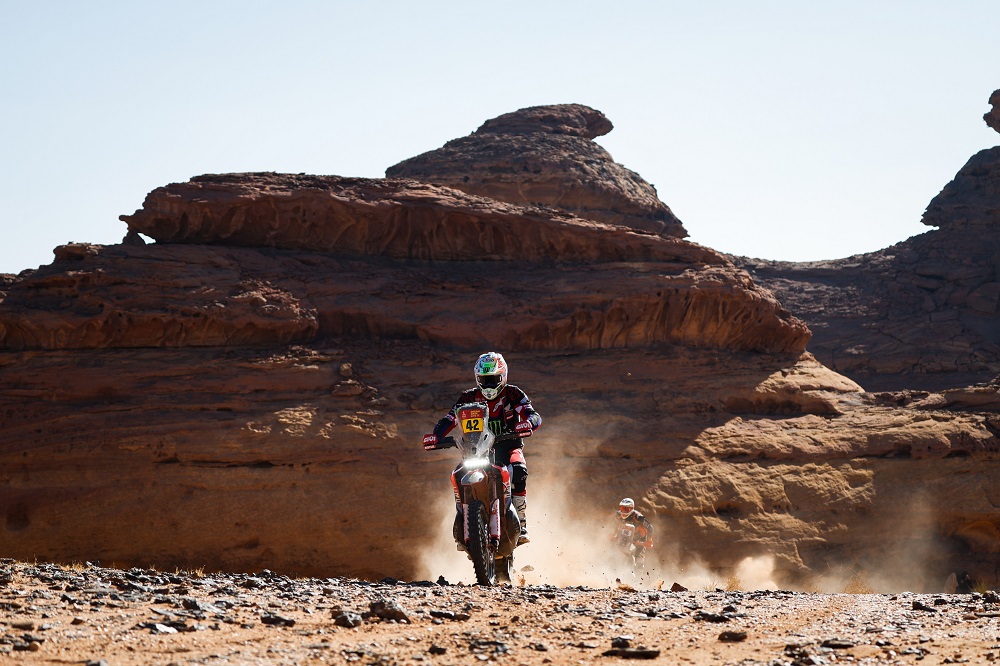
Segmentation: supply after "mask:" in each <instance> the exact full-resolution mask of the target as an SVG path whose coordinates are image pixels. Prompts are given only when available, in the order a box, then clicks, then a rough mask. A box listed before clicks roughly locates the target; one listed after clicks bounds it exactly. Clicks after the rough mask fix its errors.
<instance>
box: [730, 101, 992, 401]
mask: <svg viewBox="0 0 1000 666" xmlns="http://www.w3.org/2000/svg"><path fill="white" fill-rule="evenodd" d="M998 92H1000V91H998ZM998 102H1000V96H998V94H997V93H994V94H993V96H992V97H991V98H990V103H991V104H997V103H998ZM995 119H996V110H995V109H994V111H992V112H990V113H988V114H986V121H987V123H989V124H991V126H994V127H995V122H996V120H995ZM923 223H924V224H926V225H928V226H931V227H937V229H935V230H933V231H929V232H927V233H924V234H920V235H918V236H914V237H913V238H910V239H909V240H906V241H903V242H902V243H898V244H896V245H893V246H892V247H889V248H886V249H884V250H880V251H878V252H873V253H871V254H865V255H859V256H855V257H849V258H847V259H838V260H831V261H821V262H805V263H790V262H774V261H765V260H760V259H748V258H743V257H739V258H737V257H730V258H731V259H732V260H733V261H734V262H735V263H736V264H737V265H739V266H742V267H743V268H746V269H747V270H748V271H749V272H750V273H751V275H753V276H754V277H755V279H756V280H757V281H758V282H760V283H761V284H763V285H765V286H767V287H768V288H769V289H771V290H773V291H774V292H775V293H776V294H777V295H778V298H779V300H780V301H781V302H782V304H784V305H785V306H786V307H788V308H789V309H790V310H791V311H792V312H794V313H795V314H796V315H797V316H799V317H801V318H802V319H804V320H805V321H806V322H807V323H808V324H809V326H810V328H811V329H812V331H813V333H814V337H813V339H812V341H811V343H810V350H811V351H812V352H813V353H814V354H816V356H817V358H819V359H820V360H821V361H822V362H823V363H825V364H826V365H828V366H830V367H831V368H833V369H835V370H837V371H839V372H842V373H844V374H847V375H849V376H851V377H852V378H854V379H856V380H858V381H859V382H861V383H862V384H863V385H865V386H866V387H867V388H870V389H876V388H881V389H901V388H907V387H909V388H925V389H932V390H940V389H944V388H952V387H960V386H964V385H969V384H973V383H983V382H986V381H988V380H990V379H992V378H993V377H995V376H996V375H997V374H998V373H1000V345H998V344H997V342H998V340H1000V240H998V234H997V230H998V229H1000V147H996V148H989V149H987V150H983V151H980V152H979V153H977V154H976V155H974V156H973V157H972V158H971V159H969V161H968V163H967V164H966V165H965V166H963V167H962V169H961V170H959V172H958V174H957V175H956V176H955V178H954V180H952V181H951V182H950V183H948V184H947V185H946V186H945V187H944V189H943V190H942V191H941V192H940V193H939V194H938V195H937V196H936V197H934V198H933V199H932V200H931V202H930V204H929V205H928V206H927V210H926V212H925V213H924V216H923Z"/></svg>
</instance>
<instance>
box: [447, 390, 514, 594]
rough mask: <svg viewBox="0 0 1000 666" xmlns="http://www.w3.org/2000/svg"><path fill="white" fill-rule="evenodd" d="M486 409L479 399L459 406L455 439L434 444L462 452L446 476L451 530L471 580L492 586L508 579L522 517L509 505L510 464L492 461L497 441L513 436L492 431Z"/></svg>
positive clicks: (506, 581) (510, 573)
mask: <svg viewBox="0 0 1000 666" xmlns="http://www.w3.org/2000/svg"><path fill="white" fill-rule="evenodd" d="M487 410H488V407H487V405H485V404H483V403H480V402H473V403H468V404H464V405H460V406H459V407H458V409H457V410H456V413H457V415H458V425H459V429H460V430H461V435H460V437H459V438H458V440H457V441H456V440H455V438H454V437H445V438H443V439H442V440H441V442H440V443H439V444H438V446H437V448H439V449H444V448H450V447H453V446H454V447H458V450H459V451H460V452H461V453H462V462H461V464H460V465H459V466H458V467H456V468H455V471H454V472H452V474H451V485H452V489H453V490H454V492H455V507H456V515H455V524H454V527H453V529H452V533H453V535H454V537H455V542H456V543H457V544H458V547H459V549H460V550H463V551H465V552H466V553H468V555H469V558H470V559H471V560H472V566H473V568H474V569H475V571H476V582H477V583H479V584H480V585H496V584H497V583H509V582H511V576H512V575H513V572H514V548H516V547H517V538H518V536H520V534H521V521H520V520H518V517H517V511H515V510H514V507H513V505H512V503H511V493H510V467H509V466H504V465H497V464H496V461H495V458H494V452H493V447H494V445H495V444H496V443H497V442H498V441H506V440H507V439H508V438H512V437H516V435H513V434H511V435H501V436H500V437H499V438H498V437H497V436H496V435H494V434H493V433H492V432H491V431H490V429H489V426H488V416H487V415H488V411H487Z"/></svg>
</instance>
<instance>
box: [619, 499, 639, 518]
mask: <svg viewBox="0 0 1000 666" xmlns="http://www.w3.org/2000/svg"><path fill="white" fill-rule="evenodd" d="M634 511H635V502H634V501H632V498H631V497H626V498H625V499H623V500H622V501H621V502H619V503H618V515H619V516H621V519H622V520H625V519H626V518H628V517H629V516H631V515H632V513H633V512H634Z"/></svg>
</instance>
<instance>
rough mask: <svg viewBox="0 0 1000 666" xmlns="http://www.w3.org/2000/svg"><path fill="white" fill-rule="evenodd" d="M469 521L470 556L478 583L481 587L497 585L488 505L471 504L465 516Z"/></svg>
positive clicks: (474, 502)
mask: <svg viewBox="0 0 1000 666" xmlns="http://www.w3.org/2000/svg"><path fill="white" fill-rule="evenodd" d="M465 519H466V520H467V521H468V526H467V527H468V534H469V555H471V556H472V566H473V568H474V569H475V570H476V582H477V583H479V584H480V585H496V582H497V572H496V560H495V557H496V554H495V553H494V552H493V548H491V547H490V522H489V513H487V511H486V505H484V504H483V503H482V502H480V501H479V500H473V501H472V502H469V510H468V513H467V514H466V516H465Z"/></svg>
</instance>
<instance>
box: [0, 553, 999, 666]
mask: <svg viewBox="0 0 1000 666" xmlns="http://www.w3.org/2000/svg"><path fill="white" fill-rule="evenodd" d="M0 630H2V632H3V637H2V639H0V663H11V664H20V663H24V664H74V663H76V664H101V663H105V664H108V665H109V666H127V665H131V664H163V665H166V664H178V665H180V664H255V663H261V664H311V663H334V664H340V663H355V662H356V663H359V664H427V663H434V664H472V663H479V662H481V661H495V662H500V663H507V664H518V665H519V664H528V665H532V666H534V665H538V664H550V663H551V664H592V663H600V664H612V663H616V662H617V661H620V660H625V661H628V662H632V661H635V660H641V661H648V662H652V663H719V664H722V663H725V664H834V663H855V664H874V663H915V662H917V661H921V662H922V663H929V664H940V663H987V662H992V661H994V660H995V659H996V658H997V656H998V655H1000V595H997V594H996V593H994V592H986V593H984V594H966V595H946V594H911V593H903V594H891V595H890V594H862V595H850V594H818V593H802V592H787V591H775V590H769V591H752V592H743V591H722V590H715V591H677V592H671V591H667V590H656V589H650V590H639V589H633V588H631V587H629V586H627V585H625V584H619V585H614V586H612V587H608V588H603V589H601V588H588V587H582V586H577V587H562V588H560V587H555V586H551V585H528V584H524V585H517V586H513V587H503V588H492V589H483V588H479V587H477V586H470V585H465V584H451V583H448V582H447V581H445V580H444V579H443V578H442V579H440V580H438V581H437V582H434V581H415V582H396V581H392V580H391V579H387V580H386V581H383V582H380V583H369V582H364V581H357V580H348V579H339V578H330V579H315V578H313V579H293V578H288V577H284V576H278V575H275V574H273V573H271V572H268V571H263V572H260V573H258V574H255V575H249V574H198V573H163V572H157V571H153V570H140V569H131V570H117V569H109V568H101V567H96V566H91V565H76V566H72V567H64V566H57V565H50V564H25V563H20V562H13V561H11V560H3V561H0Z"/></svg>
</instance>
